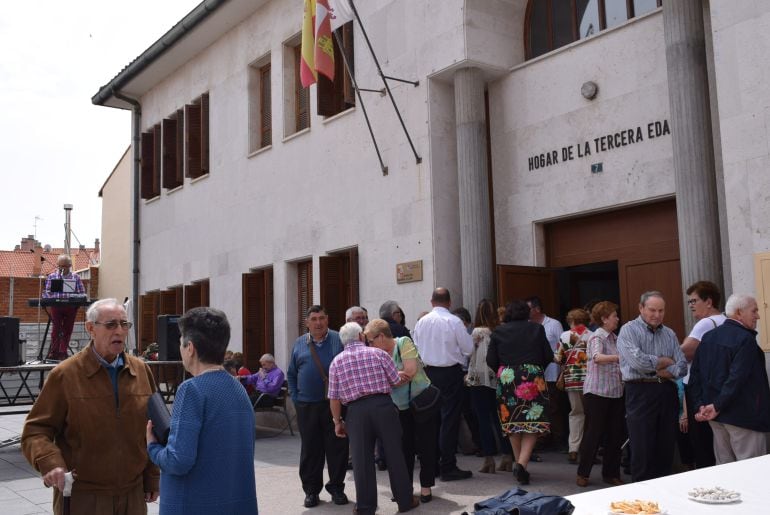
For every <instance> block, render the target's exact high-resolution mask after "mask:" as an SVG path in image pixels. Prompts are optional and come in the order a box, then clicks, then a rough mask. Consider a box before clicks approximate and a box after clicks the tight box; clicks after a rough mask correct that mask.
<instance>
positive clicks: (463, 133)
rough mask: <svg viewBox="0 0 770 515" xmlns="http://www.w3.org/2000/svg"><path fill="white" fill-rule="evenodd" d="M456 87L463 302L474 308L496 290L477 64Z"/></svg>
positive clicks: (459, 74)
mask: <svg viewBox="0 0 770 515" xmlns="http://www.w3.org/2000/svg"><path fill="white" fill-rule="evenodd" d="M454 86H455V127H456V134H457V189H458V196H459V199H460V262H461V269H462V287H463V304H464V305H465V307H466V308H468V310H469V311H470V312H471V313H473V312H474V310H475V309H476V305H477V304H478V302H479V301H480V300H481V299H483V298H485V297H486V298H489V299H494V292H495V287H494V270H493V268H492V264H493V262H494V257H493V256H492V226H491V222H490V216H489V205H490V204H489V180H488V175H487V131H486V121H485V118H486V115H485V109H484V77H483V74H482V72H481V70H479V69H478V68H463V69H461V70H458V71H457V72H455V76H454ZM456 307H459V306H456Z"/></svg>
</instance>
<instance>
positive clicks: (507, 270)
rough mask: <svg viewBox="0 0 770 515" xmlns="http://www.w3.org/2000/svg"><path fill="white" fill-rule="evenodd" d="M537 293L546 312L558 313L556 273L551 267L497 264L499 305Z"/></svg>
mask: <svg viewBox="0 0 770 515" xmlns="http://www.w3.org/2000/svg"><path fill="white" fill-rule="evenodd" d="M533 295H537V296H538V297H540V300H541V302H542V303H543V311H544V312H545V313H557V308H558V294H557V291H556V273H555V271H554V270H552V269H550V268H540V267H535V266H514V265H497V305H498V306H505V305H506V304H508V303H509V302H510V301H512V300H516V299H525V298H527V297H531V296H533Z"/></svg>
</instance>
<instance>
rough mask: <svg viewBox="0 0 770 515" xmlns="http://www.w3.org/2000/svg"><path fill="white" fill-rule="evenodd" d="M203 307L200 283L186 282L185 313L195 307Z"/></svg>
mask: <svg viewBox="0 0 770 515" xmlns="http://www.w3.org/2000/svg"><path fill="white" fill-rule="evenodd" d="M199 307H201V285H200V283H193V284H186V285H185V287H184V310H185V313H186V312H188V311H190V310H191V309H193V308H199Z"/></svg>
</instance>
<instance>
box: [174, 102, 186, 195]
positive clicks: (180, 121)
mask: <svg viewBox="0 0 770 515" xmlns="http://www.w3.org/2000/svg"><path fill="white" fill-rule="evenodd" d="M175 144H176V170H175V171H174V176H175V178H176V182H177V184H182V183H183V182H184V109H179V110H177V112H176V138H175Z"/></svg>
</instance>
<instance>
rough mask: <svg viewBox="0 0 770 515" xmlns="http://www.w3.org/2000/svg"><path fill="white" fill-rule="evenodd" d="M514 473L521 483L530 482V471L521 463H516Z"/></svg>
mask: <svg viewBox="0 0 770 515" xmlns="http://www.w3.org/2000/svg"><path fill="white" fill-rule="evenodd" d="M513 475H514V477H515V478H516V481H518V482H519V484H520V485H528V484H529V472H527V469H525V468H524V467H522V466H521V465H520V464H518V463H516V464H515V465H514V466H513Z"/></svg>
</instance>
